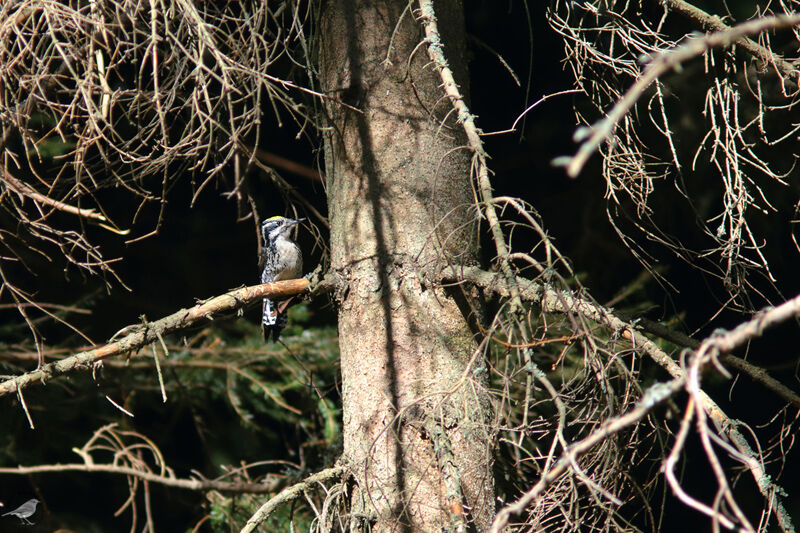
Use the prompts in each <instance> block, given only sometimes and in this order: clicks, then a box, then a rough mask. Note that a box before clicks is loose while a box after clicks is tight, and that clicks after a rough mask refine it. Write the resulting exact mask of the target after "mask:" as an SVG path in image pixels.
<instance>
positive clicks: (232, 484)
mask: <svg viewBox="0 0 800 533" xmlns="http://www.w3.org/2000/svg"><path fill="white" fill-rule="evenodd" d="M49 472H102V473H106V474H121V475H124V476H132V477H135V478H138V479H140V480H142V481H149V482H151V483H158V484H159V485H164V486H165V487H175V488H178V489H186V490H194V491H209V490H218V491H220V492H230V493H234V494H266V493H270V492H275V491H276V490H279V489H280V488H281V486H283V485H284V484H285V480H284V479H281V478H277V477H276V478H271V479H269V480H268V481H265V482H263V483H246V482H240V481H217V480H213V479H181V478H177V477H174V476H164V475H158V474H154V473H152V472H147V471H144V470H138V469H136V468H132V467H127V466H118V465H113V464H81V463H68V464H55V465H36V466H18V467H15V468H7V467H0V474H13V475H31V474H43V473H49Z"/></svg>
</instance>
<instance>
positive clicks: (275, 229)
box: [261, 217, 305, 243]
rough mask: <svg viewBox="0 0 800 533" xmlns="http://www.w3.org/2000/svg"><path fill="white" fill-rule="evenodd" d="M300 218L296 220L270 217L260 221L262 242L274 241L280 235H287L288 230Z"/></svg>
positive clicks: (300, 219) (299, 220)
mask: <svg viewBox="0 0 800 533" xmlns="http://www.w3.org/2000/svg"><path fill="white" fill-rule="evenodd" d="M302 220H305V219H302V218H299V219H297V220H295V219H293V218H286V217H270V218H268V219H266V220H264V221H263V222H262V223H261V235H262V236H263V237H264V242H268V243H269V242H274V241H275V240H277V239H279V238H281V237H284V238H286V237H288V236H289V231H290V230H291V229H292V228H293V227H294V226H295V225H296V224H297V223H298V222H301V221H302Z"/></svg>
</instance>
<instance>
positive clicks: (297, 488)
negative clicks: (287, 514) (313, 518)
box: [241, 466, 345, 533]
mask: <svg viewBox="0 0 800 533" xmlns="http://www.w3.org/2000/svg"><path fill="white" fill-rule="evenodd" d="M344 471H345V469H344V467H342V466H334V467H331V468H326V469H325V470H323V471H321V472H318V473H316V474H314V475H311V476H308V477H307V478H306V479H304V480H303V481H301V482H300V483H297V484H296V485H292V486H291V487H287V488H285V489H283V490H282V491H281V492H280V493H279V494H277V495H276V496H274V497H273V498H271V499H270V500H269V501H267V503H265V504H264V505H262V506H261V507H260V508H259V509H258V511H256V512H255V513H254V514H253V516H251V517H250V518H249V519H248V520H247V523H246V524H245V525H244V527H243V528H242V530H241V533H252V532H253V531H255V530H256V528H257V527H258V526H259V525H260V524H262V523H263V522H265V521H266V520H267V519H268V518H269V516H270V515H271V514H272V513H273V512H274V511H275V509H277V508H278V507H279V506H281V505H284V504H286V503H288V502H291V501H293V500H296V499H297V498H299V497H301V496H302V495H303V494H304V493H305V492H306V491H307V490H309V489H311V488H313V487H314V485H316V484H317V483H323V482H325V481H329V480H331V479H334V478H337V477H340V476H341V475H342V474H343V473H344Z"/></svg>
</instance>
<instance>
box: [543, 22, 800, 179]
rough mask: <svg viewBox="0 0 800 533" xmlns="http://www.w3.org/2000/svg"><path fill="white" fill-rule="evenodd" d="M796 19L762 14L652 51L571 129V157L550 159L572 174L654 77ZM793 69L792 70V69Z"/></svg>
mask: <svg viewBox="0 0 800 533" xmlns="http://www.w3.org/2000/svg"><path fill="white" fill-rule="evenodd" d="M798 23H800V14H797V15H780V16H776V17H764V18H760V19H756V20H751V21H748V22H744V23H742V24H739V25H737V26H734V27H732V28H728V29H726V30H724V31H720V32H717V33H711V34H707V35H704V36H702V37H698V38H690V39H688V40H687V41H686V43H684V44H682V45H680V46H677V47H675V48H673V49H672V50H667V51H665V52H663V53H660V54H658V55H656V56H655V57H654V58H653V60H652V61H651V62H650V64H649V65H648V66H647V68H646V69H645V71H644V72H643V73H642V75H641V76H639V78H638V79H637V80H636V82H634V84H633V85H632V86H631V87H630V89H628V90H627V92H626V93H625V94H624V96H623V97H622V98H620V99H619V101H618V102H617V103H616V104H615V105H614V107H613V108H612V109H611V111H609V112H608V114H607V115H606V117H605V118H604V119H603V120H601V121H599V122H597V123H595V124H594V125H592V126H591V127H589V128H580V129H579V130H578V131H576V132H575V140H576V141H582V140H583V139H584V138H586V137H587V136H588V137H589V138H588V139H587V140H586V141H584V142H583V144H582V145H581V147H580V148H579V149H578V152H577V153H576V154H575V155H574V156H572V157H559V158H557V159H555V160H554V161H553V164H554V165H556V166H564V167H566V169H567V175H569V176H570V177H572V178H574V177H577V176H578V174H580V172H581V170H582V169H583V167H584V165H585V164H586V161H588V159H589V157H590V156H591V155H592V154H593V153H594V152H595V151H596V150H597V149H598V148H599V147H600V144H601V143H602V142H603V141H605V140H606V139H608V138H609V137H610V136H611V135H612V134H613V133H614V129H616V127H617V124H618V123H619V121H620V120H622V117H624V116H625V115H626V114H627V113H628V111H630V110H631V108H632V107H633V106H634V104H635V103H636V102H637V101H638V100H639V98H641V96H642V95H643V94H644V91H645V90H646V89H647V88H648V87H649V86H650V85H651V84H652V83H653V82H654V81H656V80H657V79H658V78H660V77H661V76H663V75H664V74H665V73H667V72H668V71H670V70H672V69H673V68H677V67H679V65H680V64H681V63H683V62H684V61H687V60H689V59H691V58H693V57H697V56H699V55H701V54H703V53H705V52H706V51H707V50H709V49H710V48H714V47H727V46H730V45H731V44H734V43H736V42H738V41H739V40H740V39H742V38H743V37H745V36H747V35H755V34H758V33H761V32H763V31H766V30H772V29H778V28H787V27H790V26H794V25H796V24H798ZM794 72H795V73H796V72H797V71H796V70H795V71H794Z"/></svg>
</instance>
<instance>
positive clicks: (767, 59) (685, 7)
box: [660, 0, 798, 85]
mask: <svg viewBox="0 0 800 533" xmlns="http://www.w3.org/2000/svg"><path fill="white" fill-rule="evenodd" d="M660 1H661V3H662V4H664V5H665V6H667V7H668V8H669V9H670V10H672V11H675V12H676V13H680V14H681V15H683V16H684V17H686V18H689V19H691V20H694V21H695V22H697V23H698V24H700V25H701V26H702V27H703V29H705V30H706V31H716V32H723V31H728V30H730V29H731V27H730V26H728V25H727V24H725V23H724V22H722V20H721V19H720V18H719V17H717V16H715V15H711V14H709V13H706V12H705V11H703V10H702V9H700V8H699V7H697V6H693V5H692V4H690V3H688V2H684V0H660ZM736 44H737V45H738V46H741V47H742V48H744V49H745V50H747V51H748V52H750V53H751V54H753V56H754V57H755V58H756V60H758V61H759V62H760V63H761V64H762V65H769V64H774V65H775V66H777V67H778V69H779V70H780V71H781V72H782V73H783V75H784V76H786V77H787V78H792V77H794V78H795V79H794V80H793V81H794V83H795V85H796V84H797V81H798V80H797V75H798V71H797V65H795V64H794V63H791V62H789V61H786V60H785V59H783V58H782V57H781V56H779V55H777V54H776V53H775V52H773V51H772V50H769V49H767V48H764V47H763V46H761V45H760V44H758V43H757V42H755V41H754V40H752V39H750V38H749V37H742V38H741V39H739V40H738V41H737V42H736Z"/></svg>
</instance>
